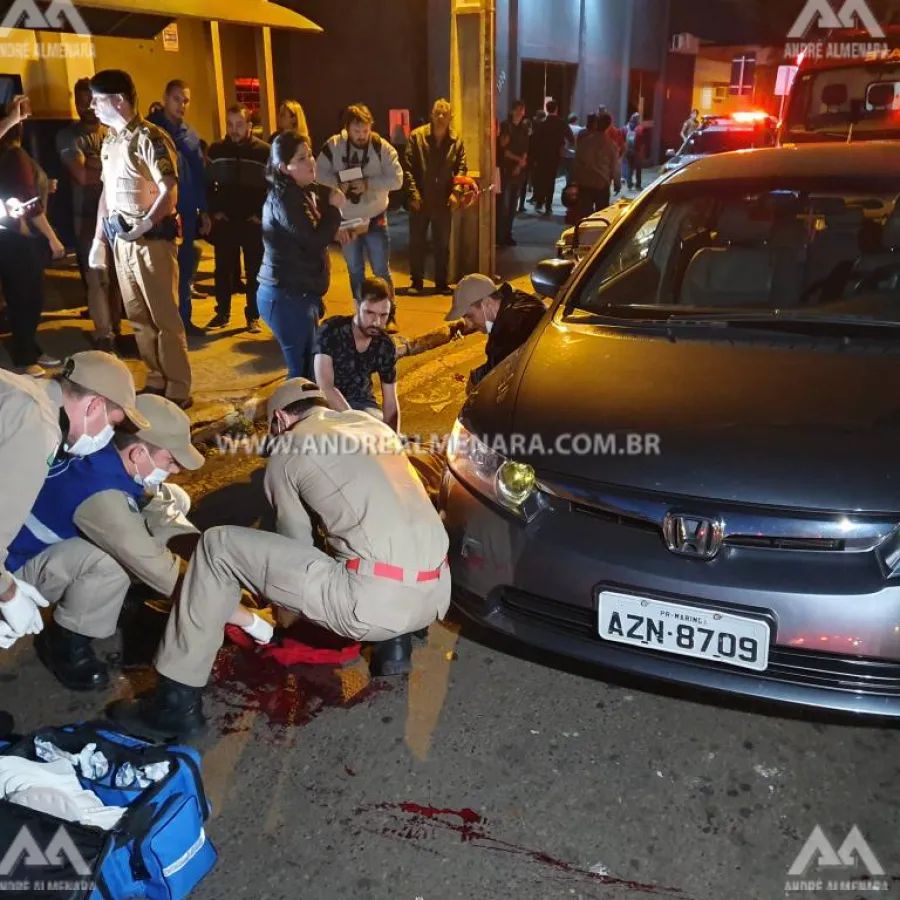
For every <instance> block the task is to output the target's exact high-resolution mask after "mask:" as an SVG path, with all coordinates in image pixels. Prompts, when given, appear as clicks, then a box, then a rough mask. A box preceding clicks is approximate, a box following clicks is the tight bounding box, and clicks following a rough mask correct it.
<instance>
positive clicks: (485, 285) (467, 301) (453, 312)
mask: <svg viewBox="0 0 900 900" xmlns="http://www.w3.org/2000/svg"><path fill="white" fill-rule="evenodd" d="M498 290H500V286H499V285H497V284H495V283H494V281H493V279H491V278H488V277H487V275H479V274H478V273H477V272H474V273H473V274H471V275H466V277H465V278H462V279H460V281H459V284H457V285H456V290H455V291H454V292H453V306H451V307H450V312H449V313H447V316H446V318H445V319H444V321H445V322H454V321H455V320H456V319H461V318H462V317H463V316H464V315H465V314H466V313H467V312H468V311H469V310H470V309H471V307H472V306H473V305H474V304H476V303H477V302H478V301H479V300H484V298H485V297H490V296H491V294H496V293H497V291H498Z"/></svg>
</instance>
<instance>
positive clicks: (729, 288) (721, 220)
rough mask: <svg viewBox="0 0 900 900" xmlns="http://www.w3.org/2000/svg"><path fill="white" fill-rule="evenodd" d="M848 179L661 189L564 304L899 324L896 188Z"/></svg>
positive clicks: (616, 311) (622, 311)
mask: <svg viewBox="0 0 900 900" xmlns="http://www.w3.org/2000/svg"><path fill="white" fill-rule="evenodd" d="M847 178H848V179H849V180H848V181H845V183H843V184H837V183H836V182H835V181H834V180H832V179H829V180H826V181H823V180H822V179H818V180H811V179H803V180H800V181H798V180H797V179H793V180H791V181H789V182H784V181H781V182H767V183H765V184H762V183H754V182H752V181H746V180H745V181H737V182H735V181H730V182H721V181H717V182H700V183H697V182H693V183H692V182H686V183H682V184H677V183H675V184H662V185H660V187H659V188H658V189H656V190H655V191H653V192H651V193H650V194H649V195H648V196H646V197H645V199H644V200H643V201H642V202H641V203H640V205H639V206H637V207H635V208H634V209H633V210H632V215H630V216H629V217H627V218H626V219H625V220H624V221H623V223H622V226H621V227H620V228H619V230H618V233H614V234H613V235H612V236H611V237H610V239H609V240H608V242H607V244H606V246H605V247H604V249H603V252H602V253H601V254H600V255H599V256H598V257H597V258H596V259H595V260H594V263H593V265H592V266H591V269H590V270H589V271H588V272H587V273H586V277H585V278H584V279H582V280H581V283H580V285H579V286H578V287H576V295H575V297H574V300H570V302H569V305H570V306H574V307H577V308H579V309H583V310H588V311H590V312H593V313H600V314H605V315H612V316H616V317H630V318H643V319H646V318H652V317H653V316H656V317H657V318H666V317H669V316H672V315H679V314H681V313H684V312H687V311H700V312H703V311H710V312H723V311H726V310H727V311H734V310H737V311H738V312H740V311H747V312H751V311H752V312H755V313H760V312H766V311H773V310H778V311H785V310H792V311H799V312H800V313H803V314H806V313H810V312H812V313H814V314H816V313H820V312H821V311H822V310H825V309H827V310H833V311H835V312H837V311H840V312H841V313H842V314H845V315H852V316H860V317H863V318H865V317H867V316H869V317H872V318H877V319H879V320H883V319H885V318H888V319H890V320H892V321H900V203H898V202H897V185H896V183H895V182H894V183H892V182H887V181H885V180H880V179H878V176H877V175H876V176H872V177H871V178H869V179H865V178H860V177H853V176H847ZM648 307H649V309H648Z"/></svg>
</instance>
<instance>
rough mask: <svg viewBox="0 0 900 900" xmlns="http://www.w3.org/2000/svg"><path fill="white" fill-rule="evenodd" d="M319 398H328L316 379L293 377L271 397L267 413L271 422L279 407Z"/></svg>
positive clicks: (267, 405)
mask: <svg viewBox="0 0 900 900" xmlns="http://www.w3.org/2000/svg"><path fill="white" fill-rule="evenodd" d="M317 398H318V399H319V400H325V401H327V400H328V398H327V397H326V396H325V394H324V393H323V392H322V389H321V388H320V387H319V386H318V385H317V384H316V383H315V382H314V381H310V380H309V379H308V378H291V379H289V380H288V381H286V382H285V383H284V384H283V385H281V387H280V388H278V390H276V391H275V393H274V394H272V396H271V397H269V402H268V403H267V404H266V415H267V417H268V420H269V422H271V421H272V416H274V415H275V413H276V412H277V411H278V410H279V409H284V408H285V407H286V406H290V405H291V404H292V403H294V402H296V401H297V400H314V399H317Z"/></svg>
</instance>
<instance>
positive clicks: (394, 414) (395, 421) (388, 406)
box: [381, 382, 400, 434]
mask: <svg viewBox="0 0 900 900" xmlns="http://www.w3.org/2000/svg"><path fill="white" fill-rule="evenodd" d="M381 392H382V394H383V395H384V421H385V424H386V425H389V426H390V427H391V428H393V430H394V431H396V432H397V434H399V433H400V400H399V399H398V398H397V384H396V382H395V383H393V384H384V383H382V385H381Z"/></svg>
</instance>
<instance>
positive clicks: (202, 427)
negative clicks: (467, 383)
mask: <svg viewBox="0 0 900 900" xmlns="http://www.w3.org/2000/svg"><path fill="white" fill-rule="evenodd" d="M434 330H435V329H433V328H432V329H431V330H430V331H425V332H422V334H417V335H413V336H412V337H410V338H408V340H410V341H414V340H416V339H417V338H420V337H423V336H424V335H426V334H431V332H432V331H434ZM436 349H437V348H436ZM283 381H284V375H279V376H278V377H277V378H273V379H272V380H271V381H267V382H265V383H264V384H261V385H259V387H257V388H254V390H253V393H251V394H248V395H247V396H246V397H245V398H244V399H243V400H238V401H236V402H235V403H234V404H232V408H231V409H230V410H229V411H228V412H226V413H225V414H224V415H223V416H220V417H218V418H216V419H212V420H207V421H205V420H203V419H202V418H201V419H199V420H198V421H192V422H191V442H192V443H194V444H198V445H203V444H209V443H211V442H212V441H214V440H215V439H216V438H217V437H218V436H219V435H221V434H224V433H225V432H226V431H228V429H229V428H233V427H235V426H237V425H240V424H242V423H245V422H251V423H253V424H258V423H260V422H264V421H265V418H266V402H267V401H268V399H269V397H270V396H271V395H272V394H273V393H274V392H275V389H276V388H277V387H278V385H280V384H281V383H282V382H283ZM201 416H202V411H201Z"/></svg>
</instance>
